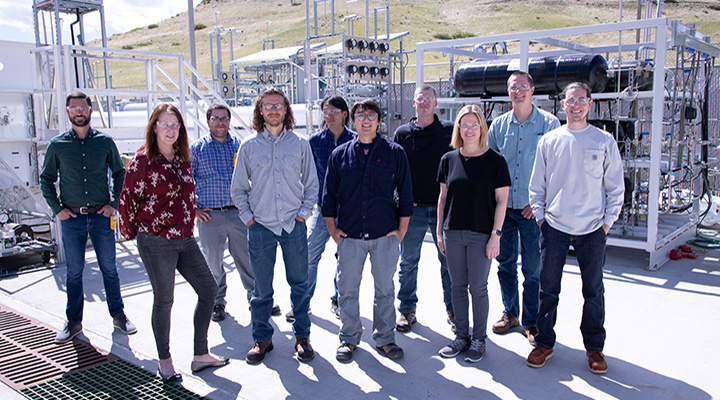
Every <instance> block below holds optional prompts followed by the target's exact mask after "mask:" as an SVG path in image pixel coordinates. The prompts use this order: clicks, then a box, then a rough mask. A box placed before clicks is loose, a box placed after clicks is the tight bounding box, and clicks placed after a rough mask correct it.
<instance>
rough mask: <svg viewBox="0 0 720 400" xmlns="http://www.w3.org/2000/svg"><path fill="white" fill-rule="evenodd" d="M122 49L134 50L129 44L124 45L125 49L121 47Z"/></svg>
mask: <svg viewBox="0 0 720 400" xmlns="http://www.w3.org/2000/svg"><path fill="white" fill-rule="evenodd" d="M121 49H123V50H132V49H133V47H132V46H130V45H129V44H125V45H123V47H121Z"/></svg>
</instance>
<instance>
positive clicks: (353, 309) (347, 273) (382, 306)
mask: <svg viewBox="0 0 720 400" xmlns="http://www.w3.org/2000/svg"><path fill="white" fill-rule="evenodd" d="M337 254H338V264H337V286H338V304H339V306H340V321H341V322H342V326H341V327H340V342H341V343H350V344H354V345H358V344H360V338H361V337H362V330H363V328H362V320H360V302H359V300H360V281H361V280H362V271H363V267H364V266H365V259H366V258H367V256H368V254H370V265H371V272H372V276H373V282H374V284H375V303H374V307H373V340H375V343H376V344H377V345H378V346H384V345H386V344H389V343H394V342H395V331H394V329H395V307H394V304H393V303H394V302H395V284H394V283H393V277H394V276H395V270H396V269H397V262H398V258H399V257H400V242H398V239H397V237H395V236H384V237H381V238H377V239H373V240H362V239H349V238H340V240H339V241H338V249H337Z"/></svg>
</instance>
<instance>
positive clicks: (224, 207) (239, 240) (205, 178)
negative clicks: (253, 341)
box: [190, 103, 280, 322]
mask: <svg viewBox="0 0 720 400" xmlns="http://www.w3.org/2000/svg"><path fill="white" fill-rule="evenodd" d="M206 117H207V124H208V128H209V130H210V134H209V135H205V136H203V137H201V138H200V139H199V140H197V141H195V143H193V144H192V146H190V151H191V152H192V159H191V160H190V161H191V164H192V175H193V179H195V196H196V197H195V217H196V218H197V219H198V224H197V228H198V234H199V235H200V245H201V246H202V252H203V255H205V260H206V261H207V263H208V266H209V267H210V271H211V272H212V273H213V276H214V277H215V280H216V281H217V284H218V294H217V297H216V298H215V305H214V307H213V313H212V320H213V321H216V322H220V321H222V320H224V319H225V316H226V313H225V305H226V304H227V302H226V301H225V294H226V293H227V280H226V274H225V266H224V263H223V255H224V254H225V244H226V243H227V246H228V250H230V255H231V256H232V258H233V261H234V262H235V268H236V269H237V270H238V273H240V281H241V282H242V285H243V287H244V288H245V292H246V295H247V300H248V302H249V301H250V298H251V296H252V291H253V287H254V285H255V283H254V278H253V273H252V270H251V269H250V260H248V249H247V226H245V224H243V223H242V222H241V221H240V216H239V215H238V212H237V208H236V207H235V205H233V202H232V198H230V183H231V181H232V174H233V170H234V168H235V153H237V150H238V148H239V147H240V139H238V138H236V137H234V136H233V135H230V134H228V130H229V128H230V108H228V106H227V105H225V104H221V103H213V104H212V105H211V106H210V107H209V108H208V110H207V113H206ZM272 314H273V315H280V307H278V306H274V307H273V311H272Z"/></svg>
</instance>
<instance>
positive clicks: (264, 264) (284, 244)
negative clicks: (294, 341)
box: [248, 221, 310, 342]
mask: <svg viewBox="0 0 720 400" xmlns="http://www.w3.org/2000/svg"><path fill="white" fill-rule="evenodd" d="M306 232H307V228H306V227H305V223H303V222H299V221H295V227H294V228H293V230H292V232H290V233H287V232H285V231H282V234H281V235H279V236H278V235H275V234H274V233H272V232H271V231H270V230H269V229H267V228H265V227H264V226H262V225H261V224H260V223H258V222H255V223H254V224H252V225H250V226H249V227H248V250H249V252H250V267H251V268H252V270H253V274H254V275H255V289H254V290H253V295H252V298H251V299H250V307H251V311H250V314H251V318H252V335H253V340H255V341H263V342H266V341H269V340H271V339H272V335H273V327H272V325H270V313H271V312H272V307H273V293H274V291H273V276H274V272H275V255H276V254H277V245H278V243H279V244H280V248H282V254H283V261H284V262H285V276H286V278H287V282H288V284H290V306H291V307H292V311H293V314H294V315H295V322H293V332H294V333H295V337H296V338H298V339H300V338H306V337H309V336H310V316H308V307H309V306H310V296H309V294H308V286H307V278H308V264H307V260H308V247H307V233H306Z"/></svg>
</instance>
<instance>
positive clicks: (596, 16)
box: [95, 0, 720, 86]
mask: <svg viewBox="0 0 720 400" xmlns="http://www.w3.org/2000/svg"><path fill="white" fill-rule="evenodd" d="M387 3H388V4H389V5H390V23H391V29H390V30H391V31H392V32H402V31H408V32H409V36H408V37H406V38H405V39H404V46H405V48H406V49H414V47H415V43H417V42H424V41H433V40H438V39H437V37H453V36H458V35H459V36H463V35H464V36H467V35H474V36H487V35H493V34H501V33H508V32H522V31H531V30H539V29H551V28H561V27H569V26H581V25H592V24H600V23H610V22H616V21H618V20H619V19H620V12H619V7H618V4H619V1H617V0H615V1H606V0H534V1H527V0H505V1H502V2H499V1H496V0H404V1H388V2H387ZM325 4H326V5H327V6H325ZM364 4H365V2H364V1H355V2H352V3H346V2H345V1H343V0H337V1H336V2H335V5H336V10H335V14H336V21H339V20H340V19H341V18H342V17H344V16H347V15H349V14H357V15H361V16H363V17H364V14H365V10H364ZM384 4H385V1H381V0H372V1H370V7H371V11H370V12H371V16H370V19H371V21H370V30H371V31H374V27H373V21H372V8H374V7H381V6H383V5H384ZM623 4H624V10H623V20H624V21H627V20H634V19H635V18H636V9H635V6H636V2H633V1H631V0H626V1H624V2H623ZM325 7H327V8H325ZM311 8H312V7H311ZM663 11H664V12H663V16H666V17H669V18H671V19H674V20H680V21H682V22H683V23H694V24H696V25H697V28H698V30H699V31H700V32H702V33H704V34H707V35H710V36H711V38H712V40H713V41H714V42H717V41H720V2H718V1H717V0H672V1H669V0H666V1H665V3H664V8H663ZM216 13H217V22H218V25H221V26H224V27H225V28H235V29H237V30H242V31H243V33H242V34H236V35H235V36H234V38H233V44H234V57H235V58H239V57H242V56H245V55H248V54H252V53H255V52H257V51H260V50H262V41H263V40H264V39H265V35H266V33H265V32H266V26H267V27H268V30H269V36H268V38H269V39H272V40H274V41H275V47H285V46H294V45H300V44H302V40H303V38H304V37H305V4H304V3H302V2H301V0H204V1H203V2H202V4H200V5H199V6H198V7H197V8H196V9H195V23H196V24H198V25H199V24H201V25H204V26H206V27H205V28H203V29H197V30H196V31H195V35H196V52H197V65H198V69H199V70H200V72H202V73H203V74H204V75H205V76H206V77H209V76H210V45H209V38H208V33H209V32H210V31H211V30H212V27H214V26H215V19H216ZM311 18H312V10H311ZM329 18H330V10H329V2H327V3H320V4H319V5H318V21H319V26H318V31H319V33H321V34H322V33H326V32H327V33H329V31H330V27H329V21H328V22H327V23H326V21H327V20H328V19H329ZM379 19H380V20H381V21H382V22H381V24H384V16H383V15H382V14H381V15H380V16H379ZM266 21H271V22H270V24H269V25H266ZM335 27H336V31H343V32H346V31H347V23H340V22H336V25H335ZM379 28H380V31H384V26H382V25H381V26H380V27H379ZM187 29H188V22H187V13H181V14H178V15H176V16H174V17H172V18H170V19H167V20H163V21H158V22H157V23H156V24H153V25H150V26H149V27H147V26H146V27H138V28H136V29H134V30H132V31H130V32H127V33H124V34H118V35H114V36H112V37H110V38H109V42H108V45H109V46H110V47H115V48H123V47H124V48H132V49H137V50H145V51H158V52H167V53H180V54H183V55H185V56H186V57H187V58H189V56H190V49H189V44H188V34H187ZM311 29H312V28H311ZM364 32H365V19H364V18H363V19H360V20H358V21H355V34H356V35H363V34H364ZM589 40H592V39H589ZM223 43H224V52H223V55H222V59H223V63H224V66H225V68H227V62H228V61H229V59H230V50H229V41H228V40H227V39H224V40H223ZM95 45H96V44H95ZM411 62H413V60H412V59H411ZM112 73H113V83H114V85H115V86H129V85H134V84H137V83H138V78H137V77H138V76H142V74H143V70H142V67H141V66H140V65H126V66H117V65H114V66H113V69H112Z"/></svg>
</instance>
